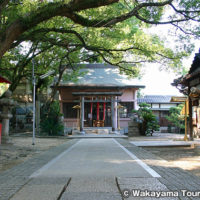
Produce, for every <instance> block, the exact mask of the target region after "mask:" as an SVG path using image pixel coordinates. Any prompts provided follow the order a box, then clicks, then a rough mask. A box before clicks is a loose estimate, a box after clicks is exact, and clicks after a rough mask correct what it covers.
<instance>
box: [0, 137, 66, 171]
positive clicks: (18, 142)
mask: <svg viewBox="0 0 200 200" xmlns="http://www.w3.org/2000/svg"><path fill="white" fill-rule="evenodd" d="M66 140H67V139H64V138H36V139H35V145H32V138H31V137H10V143H9V144H1V145H0V172H3V171H5V170H7V169H9V168H11V167H13V166H15V165H17V164H20V163H22V162H24V161H26V160H27V159H29V158H31V157H33V156H35V155H37V154H40V153H42V152H44V151H45V150H48V149H50V148H52V147H55V146H58V145H60V144H63V143H64V142H66Z"/></svg>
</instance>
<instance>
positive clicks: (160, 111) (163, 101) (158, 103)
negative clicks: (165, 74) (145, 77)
mask: <svg viewBox="0 0 200 200" xmlns="http://www.w3.org/2000/svg"><path fill="white" fill-rule="evenodd" d="M172 97H173V96H172V95H146V96H144V97H143V98H138V104H140V103H147V104H149V105H150V106H151V110H152V111H153V114H154V115H155V116H156V118H157V120H158V122H159V125H160V127H161V131H162V132H166V131H167V128H168V125H169V124H170V123H169V122H168V120H167V119H166V116H168V115H169V109H170V108H171V107H176V106H178V105H179V104H180V102H171V99H172Z"/></svg>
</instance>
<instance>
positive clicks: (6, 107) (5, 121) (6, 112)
mask: <svg viewBox="0 0 200 200" xmlns="http://www.w3.org/2000/svg"><path fill="white" fill-rule="evenodd" d="M11 95H12V92H11V91H10V90H7V91H6V92H5V93H4V97H3V98H2V99H0V106H1V107H2V108H3V109H2V113H0V118H1V119H2V143H6V142H8V141H9V121H10V118H11V117H12V114H11V108H12V107H13V106H14V105H15V102H14V100H13V99H11Z"/></svg>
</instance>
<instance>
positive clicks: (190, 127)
mask: <svg viewBox="0 0 200 200" xmlns="http://www.w3.org/2000/svg"><path fill="white" fill-rule="evenodd" d="M189 133H190V140H193V122H192V99H191V98H190V97H189Z"/></svg>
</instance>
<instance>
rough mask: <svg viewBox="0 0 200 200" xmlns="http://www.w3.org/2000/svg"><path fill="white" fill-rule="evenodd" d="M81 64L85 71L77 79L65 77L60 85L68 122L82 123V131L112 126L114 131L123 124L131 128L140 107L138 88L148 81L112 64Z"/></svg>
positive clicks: (66, 123)
mask: <svg viewBox="0 0 200 200" xmlns="http://www.w3.org/2000/svg"><path fill="white" fill-rule="evenodd" d="M79 66H80V67H81V69H80V72H81V73H82V72H83V75H82V76H80V77H78V81H77V82H70V81H66V82H65V81H64V80H63V81H61V83H60V85H59V86H58V90H59V94H60V95H59V99H60V105H61V111H62V112H63V114H64V124H65V126H66V127H67V128H73V127H77V126H79V124H80V130H81V131H83V129H84V127H112V130H113V131H115V130H117V128H119V125H120V127H121V128H127V127H128V122H129V121H130V117H131V114H132V112H131V111H132V110H133V109H136V108H137V90H138V89H139V88H144V85H141V84H138V83H137V81H136V80H135V79H129V78H128V76H126V75H124V74H121V73H120V71H119V69H118V67H115V66H112V65H104V64H84V65H79ZM79 110H80V115H79ZM118 114H119V116H118ZM118 117H119V118H118ZM79 119H80V121H79Z"/></svg>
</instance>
